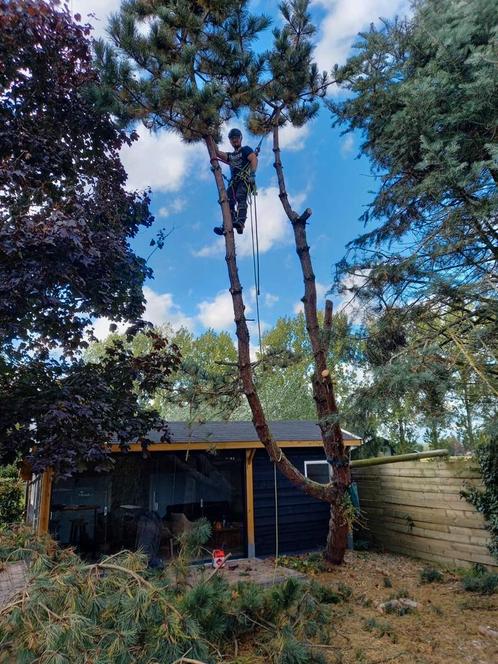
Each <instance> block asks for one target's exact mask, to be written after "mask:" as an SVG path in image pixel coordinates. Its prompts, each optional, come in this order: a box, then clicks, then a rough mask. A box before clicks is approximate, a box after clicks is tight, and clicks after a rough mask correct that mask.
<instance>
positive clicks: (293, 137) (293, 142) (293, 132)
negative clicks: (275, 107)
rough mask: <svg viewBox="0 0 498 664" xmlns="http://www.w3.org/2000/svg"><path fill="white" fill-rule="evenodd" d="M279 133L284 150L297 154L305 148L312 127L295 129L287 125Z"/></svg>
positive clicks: (306, 126) (305, 126)
mask: <svg viewBox="0 0 498 664" xmlns="http://www.w3.org/2000/svg"><path fill="white" fill-rule="evenodd" d="M278 133H279V144H280V147H281V148H282V149H283V150H289V151H291V152H297V151H298V150H302V149H303V148H304V146H305V144H306V139H307V138H308V136H309V133H310V127H309V125H304V126H303V127H293V126H292V125H291V124H287V125H285V127H283V128H282V129H281V130H280V131H279V132H278Z"/></svg>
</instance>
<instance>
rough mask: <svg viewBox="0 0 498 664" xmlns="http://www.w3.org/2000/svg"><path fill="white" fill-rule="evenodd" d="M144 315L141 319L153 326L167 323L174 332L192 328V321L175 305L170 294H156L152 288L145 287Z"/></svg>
mask: <svg viewBox="0 0 498 664" xmlns="http://www.w3.org/2000/svg"><path fill="white" fill-rule="evenodd" d="M144 295H145V300H146V304H145V313H144V315H143V318H144V319H145V320H147V321H150V322H151V323H152V324H153V325H164V324H166V323H169V324H170V325H171V327H172V328H173V329H174V330H177V329H178V328H180V327H186V328H187V329H188V330H192V329H193V328H194V320H193V319H192V318H189V316H187V315H186V314H184V313H183V311H182V310H181V308H180V306H179V305H177V304H175V302H174V301H173V296H172V294H171V293H156V292H155V291H154V290H152V288H149V287H148V286H145V288H144Z"/></svg>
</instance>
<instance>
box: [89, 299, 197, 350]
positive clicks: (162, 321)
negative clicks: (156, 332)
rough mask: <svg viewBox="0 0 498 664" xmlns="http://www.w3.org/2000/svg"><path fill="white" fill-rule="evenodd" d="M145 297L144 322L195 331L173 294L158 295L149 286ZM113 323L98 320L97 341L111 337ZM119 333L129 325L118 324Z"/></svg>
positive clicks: (95, 327) (96, 326)
mask: <svg viewBox="0 0 498 664" xmlns="http://www.w3.org/2000/svg"><path fill="white" fill-rule="evenodd" d="M144 296H145V312H144V315H143V316H142V318H143V320H146V321H148V322H150V323H152V324H153V325H154V326H156V327H159V326H161V325H166V326H169V327H171V328H172V329H173V330H178V329H179V328H180V327H185V328H187V329H188V330H193V329H194V327H195V320H194V319H193V318H190V317H189V316H187V315H186V314H185V313H183V311H182V310H181V308H180V307H179V306H178V305H177V304H175V302H174V301H173V296H172V294H171V293H156V292H155V291H154V290H153V289H152V288H149V287H148V286H145V287H144ZM112 322H113V321H112V320H110V319H109V318H98V319H97V320H96V321H95V322H94V324H93V328H94V335H95V336H96V337H97V339H99V340H102V339H105V338H106V337H108V336H109V334H110V332H109V325H111V323H112ZM116 325H117V330H116V331H117V332H118V333H119V334H122V333H123V332H124V331H125V330H126V329H127V328H128V326H129V323H116Z"/></svg>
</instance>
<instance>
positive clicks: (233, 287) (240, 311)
mask: <svg viewBox="0 0 498 664" xmlns="http://www.w3.org/2000/svg"><path fill="white" fill-rule="evenodd" d="M204 142H205V144H206V147H207V150H208V153H209V159H210V161H211V166H212V170H213V174H214V179H215V182H216V187H217V189H218V195H219V203H220V206H221V212H222V217H223V225H224V227H225V231H226V232H225V236H224V237H225V249H226V254H225V260H226V263H227V269H228V277H229V280H230V294H231V296H232V303H233V311H234V316H235V327H236V334H237V348H238V366H239V373H240V378H241V381H242V388H243V391H244V394H245V396H246V398H247V401H248V403H249V407H250V409H251V413H252V421H253V424H254V427H255V429H256V432H257V434H258V438H259V440H260V441H261V443H262V444H263V445H264V447H265V449H266V451H267V453H268V455H269V456H270V458H271V460H272V461H273V462H274V463H275V464H276V465H277V468H278V469H279V470H280V471H281V472H282V473H283V474H284V475H285V477H287V479H288V480H289V481H290V482H292V483H293V484H294V485H295V486H297V487H298V488H300V489H301V490H302V491H304V492H305V493H306V494H308V495H310V496H313V497H314V498H317V499H318V500H324V501H326V502H332V501H333V500H334V497H335V494H336V488H335V486H334V485H333V484H329V485H326V484H319V483H318V482H313V481H312V480H310V479H308V478H307V477H305V476H304V475H303V474H302V473H301V472H300V471H299V470H298V469H297V468H296V467H295V466H294V465H293V464H292V463H291V462H290V461H289V459H288V458H287V456H286V455H285V453H284V451H283V450H282V449H281V448H280V447H279V445H278V443H277V442H276V441H275V440H274V439H273V437H272V435H271V432H270V428H269V426H268V422H267V420H266V416H265V413H264V410H263V407H262V404H261V401H260V399H259V396H258V394H257V392H256V389H255V386H254V381H253V371H252V366H251V358H250V352H249V330H248V327H247V322H246V317H245V305H244V300H243V297H242V286H241V283H240V279H239V274H238V269H237V258H236V252H235V237H234V233H233V225H232V216H231V213H230V205H229V202H228V197H227V193H226V189H225V185H224V182H223V176H222V173H221V168H220V165H219V162H218V159H217V156H216V144H215V142H214V140H213V138H212V137H211V136H205V138H204ZM315 301H316V294H315ZM339 431H340V429H339ZM341 440H342V439H341Z"/></svg>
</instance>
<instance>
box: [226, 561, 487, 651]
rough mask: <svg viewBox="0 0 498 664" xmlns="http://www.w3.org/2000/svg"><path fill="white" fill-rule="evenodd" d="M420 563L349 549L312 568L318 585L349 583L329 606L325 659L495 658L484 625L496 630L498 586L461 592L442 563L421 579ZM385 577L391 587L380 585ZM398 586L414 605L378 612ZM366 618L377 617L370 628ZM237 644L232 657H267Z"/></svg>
mask: <svg viewBox="0 0 498 664" xmlns="http://www.w3.org/2000/svg"><path fill="white" fill-rule="evenodd" d="M424 567H426V564H425V563H423V562H421V561H420V562H419V561H416V560H414V559H411V558H407V557H404V556H399V555H393V554H382V553H373V552H368V553H362V552H348V553H347V554H346V562H345V564H344V565H343V566H342V567H339V568H334V569H332V570H331V571H330V572H325V573H321V574H318V575H316V576H315V577H314V578H315V579H316V580H317V581H320V582H321V583H323V584H324V585H328V586H331V587H335V586H337V584H338V583H340V582H342V583H344V584H346V585H348V586H349V587H350V588H351V589H352V591H353V593H352V596H351V599H350V600H349V601H348V602H346V603H344V604H341V605H338V606H334V613H335V616H336V618H337V621H336V622H334V624H333V625H331V631H332V635H333V637H332V638H333V641H332V643H334V644H336V646H337V648H334V649H326V650H324V652H325V653H326V656H327V659H328V661H330V662H331V663H332V664H353V663H354V664H381V663H383V662H394V663H398V662H399V663H400V664H498V638H496V637H494V636H492V635H489V634H485V633H483V632H485V631H486V628H491V630H496V631H498V594H494V595H491V596H486V595H484V596H483V595H477V594H475V593H469V592H466V591H464V590H463V589H462V588H461V584H460V581H459V577H458V576H457V575H455V574H454V573H452V572H448V571H445V570H442V569H441V571H442V572H443V573H444V580H443V582H442V583H432V584H421V582H420V571H421V570H422V569H423V568H424ZM386 577H388V578H389V580H390V581H391V583H392V587H386V585H385V582H384V579H385V578H386ZM387 583H389V581H387ZM400 591H402V593H403V594H407V596H408V597H410V598H411V599H413V600H415V601H416V602H417V604H418V606H417V608H416V609H415V610H414V611H413V612H412V613H409V614H405V615H402V616H400V615H395V614H388V615H387V614H386V615H384V614H382V613H381V612H380V611H379V609H378V605H379V604H380V603H382V602H385V601H386V600H388V599H389V598H390V597H391V596H392V595H393V594H395V593H399V592H400ZM372 619H374V620H375V623H373V625H372V622H370V629H368V622H367V621H369V620H370V621H371V620H372ZM377 625H378V627H377ZM385 631H387V633H383V632H385ZM243 652H244V655H245V656H244V657H243V658H240V659H238V660H234V661H235V662H240V664H242V663H244V664H245V663H246V662H247V664H249V663H250V664H265V663H263V661H262V660H260V659H259V658H257V657H255V656H253V657H251V655H250V654H249V653H248V651H247V650H246V648H244V651H243ZM246 657H247V659H246Z"/></svg>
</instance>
